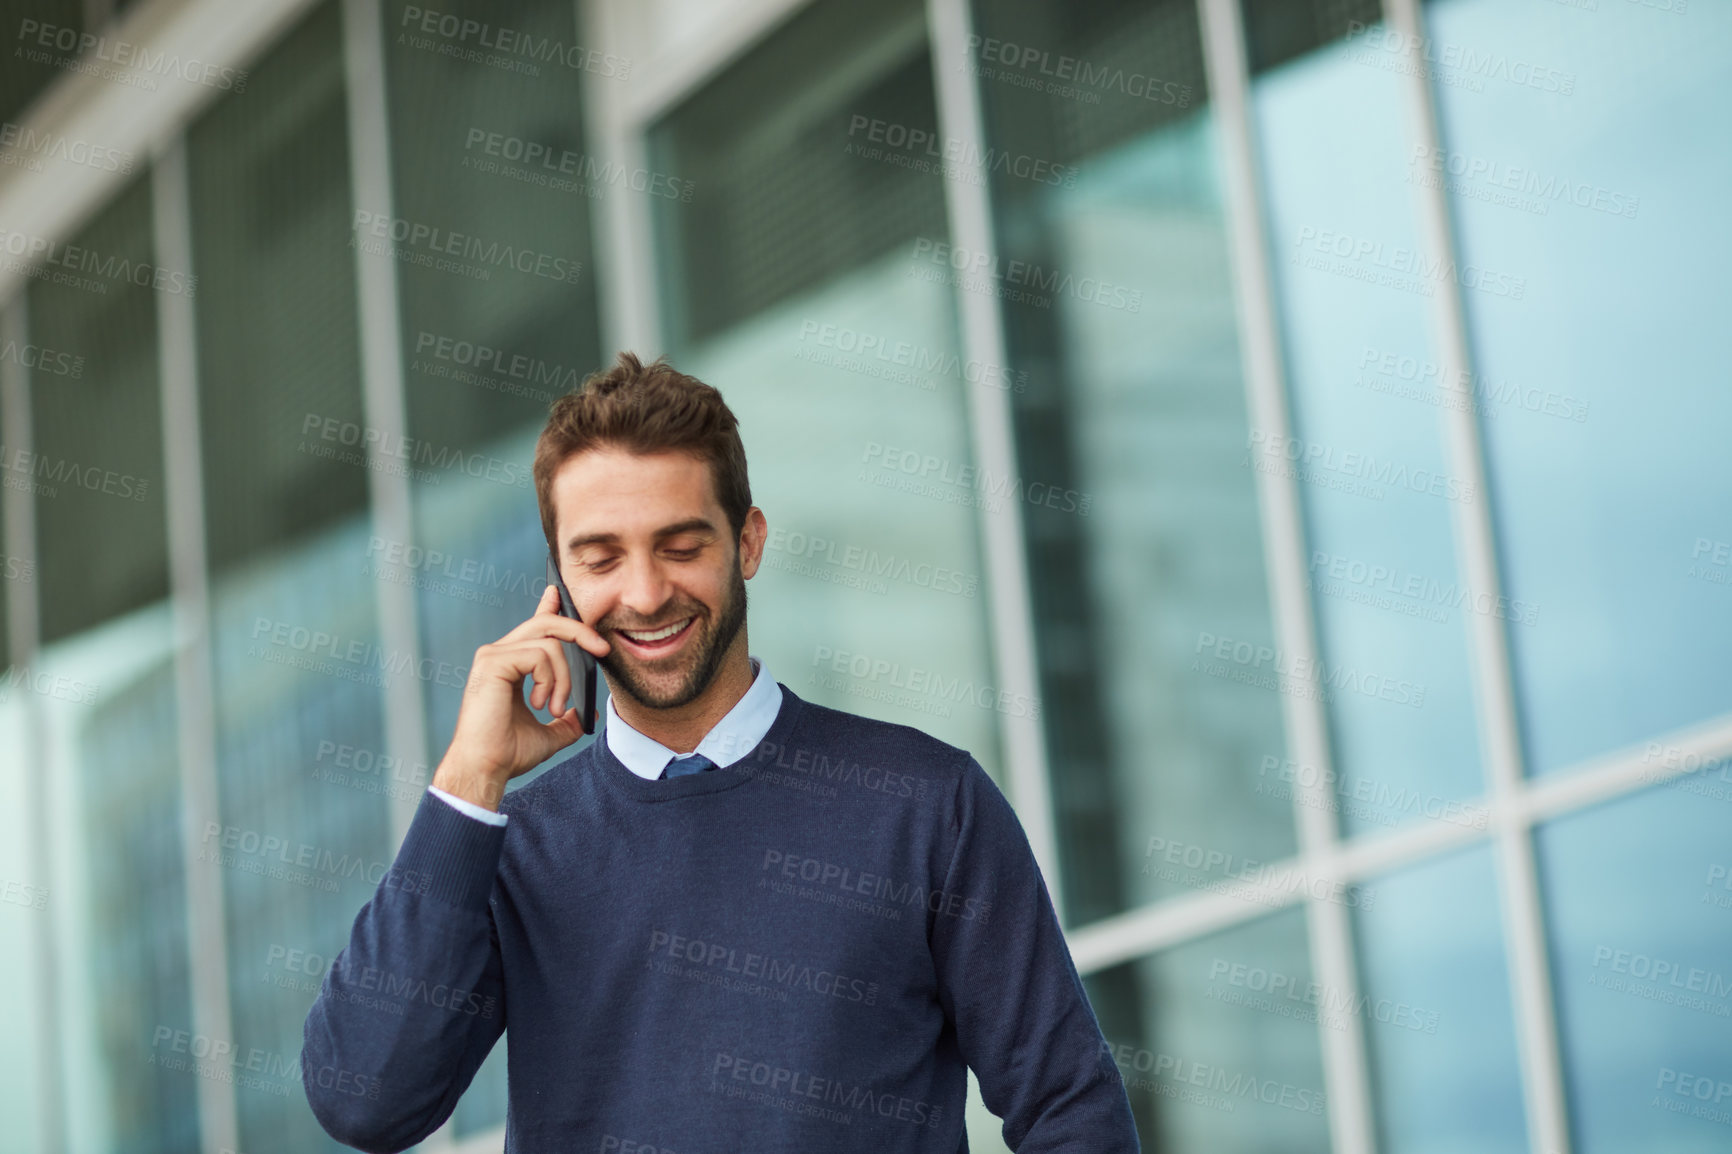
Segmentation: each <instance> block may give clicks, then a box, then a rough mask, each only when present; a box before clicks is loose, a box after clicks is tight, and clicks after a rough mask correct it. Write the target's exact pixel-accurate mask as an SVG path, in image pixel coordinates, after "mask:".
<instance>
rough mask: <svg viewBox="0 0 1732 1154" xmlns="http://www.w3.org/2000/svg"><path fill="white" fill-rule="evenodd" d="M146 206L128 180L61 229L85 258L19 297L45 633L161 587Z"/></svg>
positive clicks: (65, 629) (98, 617)
mask: <svg viewBox="0 0 1732 1154" xmlns="http://www.w3.org/2000/svg"><path fill="white" fill-rule="evenodd" d="M150 217H151V209H150V190H149V187H148V185H147V183H146V182H145V181H143V180H137V181H134V182H133V183H132V184H131V185H130V186H129V188H128V189H127V190H126V191H125V192H123V193H122V194H121V195H120V196H119V197H118V198H117V199H116V200H115V201H114V202H113V203H112V204H111V205H110V206H109V207H108V208H107V209H106V210H104V211H103V212H102V214H101V215H100V216H98V217H97V218H96V220H95V221H93V222H92V223H91V224H90V225H89V226H88V227H86V228H84V229H82V230H81V231H80V232H79V233H78V234H77V235H76V236H75V237H74V238H73V239H72V240H71V241H70V242H69V243H70V244H71V245H73V246H76V247H77V248H78V249H79V250H81V251H82V252H83V253H85V254H88V255H87V256H86V258H85V259H84V260H83V261H82V262H81V264H82V267H85V268H88V269H90V270H91V271H90V272H89V273H87V274H83V275H74V276H65V277H58V278H55V279H53V280H43V281H38V282H36V283H35V284H33V285H32V287H31V289H30V291H29V293H28V294H27V296H26V299H27V301H28V311H27V313H26V316H27V317H28V321H27V323H28V325H29V332H30V344H31V345H32V346H33V347H36V348H39V349H41V350H43V351H44V353H45V354H46V355H42V356H38V357H35V358H33V359H35V360H36V362H37V364H36V367H35V369H34V370H33V371H32V372H31V373H30V384H31V388H30V423H31V437H32V441H33V444H32V449H33V457H34V459H33V461H32V462H31V465H30V466H29V468H28V469H27V470H26V471H27V472H28V473H29V474H30V475H31V478H32V480H33V482H34V484H33V488H34V491H35V496H36V542H37V545H36V548H37V550H38V561H39V566H38V568H39V569H40V570H41V578H42V580H41V582H40V584H39V585H38V586H37V589H38V590H39V591H40V593H41V601H40V603H41V607H42V640H43V642H44V643H50V642H53V641H56V640H58V639H59V638H62V637H65V636H68V635H69V634H72V633H76V632H79V631H81V630H84V629H88V628H90V627H91V626H93V625H95V624H96V623H98V622H100V621H106V620H108V619H109V618H111V617H116V616H119V615H120V614H122V613H125V612H127V611H128V610H131V609H135V608H137V607H139V606H141V605H146V604H150V603H152V602H158V601H161V600H162V599H163V598H165V597H166V596H167V595H168V537H167V524H166V521H165V513H164V506H163V491H162V411H161V400H160V397H159V394H158V391H157V352H156V345H157V342H156V296H157V290H154V289H153V288H152V287H151V284H152V281H153V279H155V278H153V277H152V275H151V273H152V271H153V270H154V269H155V267H156V266H155V261H154V254H153V247H152V244H151V236H150V230H151V221H150ZM123 269H138V270H144V274H145V283H144V284H142V285H141V284H138V283H136V281H135V280H133V279H131V278H129V277H127V276H126V275H125V273H124V272H122V271H120V270H123ZM103 270H112V271H111V272H110V273H109V275H104V271H103ZM163 271H164V272H165V273H168V272H173V273H175V274H176V275H177V277H178V275H179V274H182V273H184V271H185V270H166V269H165V270H163ZM160 283H162V284H164V285H170V284H175V285H178V284H179V283H180V282H179V280H178V279H177V280H173V281H171V280H169V279H168V278H167V277H166V276H165V277H164V278H162V279H161V282H160Z"/></svg>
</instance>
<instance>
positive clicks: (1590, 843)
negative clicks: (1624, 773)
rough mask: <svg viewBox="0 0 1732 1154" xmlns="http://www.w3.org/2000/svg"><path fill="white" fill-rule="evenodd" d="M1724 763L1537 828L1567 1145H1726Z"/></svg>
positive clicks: (1731, 1058) (1659, 1149) (1730, 1068)
mask: <svg viewBox="0 0 1732 1154" xmlns="http://www.w3.org/2000/svg"><path fill="white" fill-rule="evenodd" d="M1728 799H1732V767H1729V766H1728V765H1727V763H1724V762H1721V763H1716V764H1711V765H1708V766H1705V767H1702V768H1700V769H1698V770H1696V771H1695V772H1692V773H1690V774H1688V775H1686V776H1685V777H1683V778H1680V779H1679V780H1677V781H1674V782H1672V783H1670V784H1667V785H1664V786H1659V787H1656V788H1653V789H1649V790H1646V791H1644V792H1642V793H1639V794H1637V795H1635V796H1633V797H1628V798H1625V799H1623V800H1620V801H1617V802H1614V803H1611V804H1608V805H1603V806H1600V807H1598V808H1596V809H1593V810H1590V811H1588V812H1586V813H1581V814H1577V815H1575V816H1572V817H1568V818H1564V819H1562V820H1559V821H1556V822H1553V823H1551V824H1549V825H1547V826H1544V827H1542V828H1541V829H1540V830H1539V831H1538V835H1537V841H1538V850H1539V862H1540V869H1541V880H1542V882H1543V884H1544V887H1545V893H1546V898H1547V907H1548V922H1549V925H1550V931H1551V950H1552V970H1553V972H1554V974H1555V975H1556V977H1555V979H1554V980H1555V983H1556V998H1557V1006H1558V1026H1559V1033H1560V1035H1561V1039H1562V1044H1563V1057H1564V1072H1565V1077H1566V1081H1567V1085H1568V1091H1569V1101H1570V1112H1571V1124H1572V1128H1573V1130H1574V1131H1575V1149H1576V1154H1611V1152H1613V1151H1624V1150H1642V1151H1644V1154H1669V1152H1672V1151H1706V1150H1725V1149H1728V1148H1732V884H1729V880H1732V879H1729V875H1732V837H1728V830H1732V800H1728Z"/></svg>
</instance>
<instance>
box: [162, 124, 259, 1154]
mask: <svg viewBox="0 0 1732 1154" xmlns="http://www.w3.org/2000/svg"><path fill="white" fill-rule="evenodd" d="M186 169H187V165H186V142H185V138H184V137H176V138H175V139H174V141H173V142H172V143H171V144H170V145H168V147H167V148H166V149H165V150H164V151H163V153H162V154H161V155H159V156H158V157H157V158H156V163H155V164H154V165H153V166H152V168H151V212H152V218H153V229H154V233H155V243H156V253H157V261H158V263H159V264H160V265H161V266H163V267H165V268H183V269H192V268H193V267H194V266H193V253H192V207H191V204H190V202H189V194H188V188H187V170H186ZM156 318H157V319H156V324H157V358H158V372H159V375H160V377H161V381H162V399H161V405H162V460H163V475H164V485H163V499H164V503H165V506H166V512H167V521H168V570H169V601H170V605H171V612H172V619H173V629H174V643H173V644H174V682H175V719H176V723H177V726H178V729H179V734H178V740H179V752H180V812H181V840H182V845H181V856H182V863H183V869H184V870H185V874H186V920H187V938H188V948H189V950H190V951H191V952H190V954H189V956H188V961H187V973H188V980H189V982H190V984H191V987H192V988H191V991H190V994H191V999H190V1001H191V1006H192V1024H193V1030H194V1031H195V1032H196V1033H199V1034H203V1035H205V1036H206V1037H208V1038H217V1039H223V1040H232V1039H233V1036H234V1032H233V1031H234V1024H233V1017H232V1008H231V1007H230V1005H229V974H228V930H227V922H228V911H227V906H226V905H225V902H226V900H227V897H226V893H225V887H224V885H223V876H222V870H221V869H219V868H218V867H217V866H216V865H215V864H213V863H211V862H206V861H201V860H200V853H199V846H200V845H201V844H202V838H201V837H200V831H202V830H205V829H208V828H209V827H210V825H211V824H213V823H214V824H218V825H220V824H221V823H222V817H221V795H220V792H219V788H218V778H217V742H216V696H215V688H214V686H215V678H214V676H213V673H212V669H211V660H212V659H211V649H210V638H211V605H210V584H209V576H208V572H209V570H208V569H207V565H206V548H205V515H204V508H205V502H204V461H203V458H204V452H203V445H202V443H201V441H200V429H199V409H198V345H197V323H198V318H197V315H196V313H195V312H194V305H193V300H192V298H191V297H190V296H183V295H181V294H178V293H161V294H158V297H157V313H156ZM198 1103H199V1136H200V1142H201V1144H202V1146H203V1148H204V1149H205V1150H206V1151H216V1150H234V1149H238V1148H239V1145H240V1131H239V1127H240V1122H239V1114H238V1111H237V1108H236V1103H235V1095H234V1088H233V1086H232V1085H230V1084H228V1083H226V1082H220V1081H217V1080H215V1079H211V1078H200V1079H198Z"/></svg>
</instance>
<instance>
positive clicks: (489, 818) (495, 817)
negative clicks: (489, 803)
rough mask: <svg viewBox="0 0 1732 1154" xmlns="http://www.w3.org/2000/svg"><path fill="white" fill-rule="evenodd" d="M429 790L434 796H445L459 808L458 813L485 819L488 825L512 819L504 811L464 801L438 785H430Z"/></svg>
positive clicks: (500, 823)
mask: <svg viewBox="0 0 1732 1154" xmlns="http://www.w3.org/2000/svg"><path fill="white" fill-rule="evenodd" d="M427 792H428V793H430V794H432V795H433V796H434V797H439V798H444V799H445V800H446V801H447V802H449V803H450V804H451V805H452V807H453V808H455V809H456V810H457V812H458V813H466V814H468V815H469V816H470V817H472V818H474V819H475V820H476V821H484V822H486V823H487V824H488V825H504V824H505V823H506V822H507V821H510V820H511V819H510V818H508V817H506V816H505V815H504V814H502V813H494V812H493V811H492V810H490V809H482V808H481V807H480V806H478V805H476V804H475V803H474V802H472V801H464V800H463V799H462V798H460V797H453V796H452V795H451V794H448V793H446V792H445V791H444V790H442V789H440V788H439V787H438V786H436V785H430V786H428V787H427Z"/></svg>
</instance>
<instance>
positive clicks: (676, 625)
mask: <svg viewBox="0 0 1732 1154" xmlns="http://www.w3.org/2000/svg"><path fill="white" fill-rule="evenodd" d="M696 620H697V618H696V617H686V618H683V619H681V620H679V621H675V622H673V623H672V624H669V625H664V626H662V627H661V628H659V629H616V630H614V632H615V633H618V634H619V635H620V636H621V637H623V638H625V639H626V640H627V641H629V642H631V643H632V645H633V646H635V647H637V648H639V649H648V650H652V651H653V650H658V649H666V648H671V647H672V646H673V645H674V644H675V643H676V642H678V641H679V640H680V639H681V638H683V637H684V636H685V634H686V631H687V630H688V629H689V628H690V627H691V624H692V622H694V621H696Z"/></svg>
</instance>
